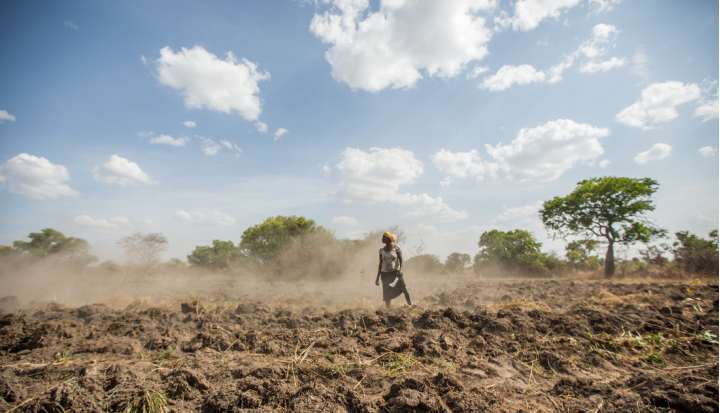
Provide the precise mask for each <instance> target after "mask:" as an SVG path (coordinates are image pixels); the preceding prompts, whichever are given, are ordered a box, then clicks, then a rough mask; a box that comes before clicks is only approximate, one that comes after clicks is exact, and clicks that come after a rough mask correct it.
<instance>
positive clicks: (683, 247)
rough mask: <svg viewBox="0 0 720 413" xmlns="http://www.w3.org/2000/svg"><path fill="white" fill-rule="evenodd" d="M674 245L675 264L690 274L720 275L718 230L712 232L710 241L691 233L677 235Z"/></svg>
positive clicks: (682, 232)
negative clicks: (719, 270)
mask: <svg viewBox="0 0 720 413" xmlns="http://www.w3.org/2000/svg"><path fill="white" fill-rule="evenodd" d="M675 237H676V238H677V241H675V242H674V243H673V247H674V248H673V250H672V253H673V256H674V260H675V262H677V263H679V264H680V266H681V268H682V269H683V270H685V271H688V272H695V273H708V274H717V273H718V230H713V231H711V232H710V239H709V240H705V239H702V238H700V237H698V236H696V235H695V234H691V233H690V232H689V231H680V232H676V233H675Z"/></svg>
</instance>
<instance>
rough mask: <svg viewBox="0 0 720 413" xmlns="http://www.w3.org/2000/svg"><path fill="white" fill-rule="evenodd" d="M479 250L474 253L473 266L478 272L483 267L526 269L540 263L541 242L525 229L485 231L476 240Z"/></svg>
mask: <svg viewBox="0 0 720 413" xmlns="http://www.w3.org/2000/svg"><path fill="white" fill-rule="evenodd" d="M478 246H479V247H480V252H478V253H477V254H476V255H475V259H474V265H473V268H474V269H475V271H476V272H480V271H481V270H482V268H483V267H488V268H490V267H499V268H500V269H528V268H530V267H531V266H533V265H534V264H535V265H538V266H539V265H540V264H539V262H538V258H539V257H540V256H541V252H540V247H541V246H542V243H540V242H538V241H537V240H536V239H535V237H534V236H533V235H532V234H531V233H530V232H528V231H526V230H520V229H516V230H513V231H507V232H505V231H500V230H497V229H494V230H492V231H486V232H484V233H483V234H482V235H481V236H480V241H478Z"/></svg>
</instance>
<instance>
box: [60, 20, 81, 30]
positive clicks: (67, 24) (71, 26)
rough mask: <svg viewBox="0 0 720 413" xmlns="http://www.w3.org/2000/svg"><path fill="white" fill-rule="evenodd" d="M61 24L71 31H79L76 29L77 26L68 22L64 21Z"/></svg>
mask: <svg viewBox="0 0 720 413" xmlns="http://www.w3.org/2000/svg"><path fill="white" fill-rule="evenodd" d="M63 24H64V25H65V26H67V27H69V28H71V29H73V30H79V28H78V27H77V24H75V23H73V22H71V21H70V20H65V21H64V22H63Z"/></svg>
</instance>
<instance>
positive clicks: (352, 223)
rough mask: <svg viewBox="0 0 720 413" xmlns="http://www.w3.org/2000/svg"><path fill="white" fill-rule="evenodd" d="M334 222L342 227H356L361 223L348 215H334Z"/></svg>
mask: <svg viewBox="0 0 720 413" xmlns="http://www.w3.org/2000/svg"><path fill="white" fill-rule="evenodd" d="M332 223H333V224H335V225H338V226H341V227H356V226H358V225H360V223H359V222H358V220H357V219H355V218H352V217H346V216H339V217H333V219H332Z"/></svg>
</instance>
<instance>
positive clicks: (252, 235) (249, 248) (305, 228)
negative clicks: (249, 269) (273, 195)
mask: <svg viewBox="0 0 720 413" xmlns="http://www.w3.org/2000/svg"><path fill="white" fill-rule="evenodd" d="M319 229H322V227H318V226H317V225H316V224H315V221H313V220H312V219H306V218H305V217H297V216H295V215H293V216H290V217H285V216H282V215H278V216H277V217H275V218H272V217H271V218H268V219H266V220H265V221H264V222H263V223H262V224H259V225H255V226H253V227H250V228H248V229H246V230H245V232H243V234H242V239H241V241H240V248H241V249H242V250H243V251H244V252H245V253H246V255H247V256H249V257H252V258H257V259H259V260H260V261H263V262H267V261H269V260H272V259H273V258H274V257H276V256H277V255H278V254H280V253H281V252H283V251H284V250H285V249H287V248H288V247H289V246H290V245H291V244H293V243H294V242H295V240H296V239H297V238H298V237H301V236H303V235H308V234H312V233H315V232H316V231H318V230H319ZM323 230H324V229H323Z"/></svg>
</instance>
